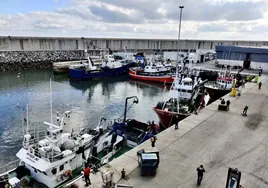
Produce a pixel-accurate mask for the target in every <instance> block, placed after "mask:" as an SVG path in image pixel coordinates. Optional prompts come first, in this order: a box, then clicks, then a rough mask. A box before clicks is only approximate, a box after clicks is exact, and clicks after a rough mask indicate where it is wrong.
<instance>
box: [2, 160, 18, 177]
mask: <svg viewBox="0 0 268 188" xmlns="http://www.w3.org/2000/svg"><path fill="white" fill-rule="evenodd" d="M19 164H20V159H16V160H15V161H12V162H10V163H7V164H5V165H3V166H1V167H0V176H2V175H4V174H6V173H9V172H10V171H12V170H14V169H15V168H17V167H18V166H19Z"/></svg>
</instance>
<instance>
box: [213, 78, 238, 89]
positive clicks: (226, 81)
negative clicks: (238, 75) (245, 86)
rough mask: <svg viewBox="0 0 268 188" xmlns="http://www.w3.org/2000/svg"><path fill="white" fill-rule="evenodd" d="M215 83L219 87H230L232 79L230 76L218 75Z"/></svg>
mask: <svg viewBox="0 0 268 188" xmlns="http://www.w3.org/2000/svg"><path fill="white" fill-rule="evenodd" d="M216 84H218V85H219V86H220V88H221V89H232V87H233V84H234V79H233V78H232V77H222V76H219V77H218V78H217V80H216Z"/></svg>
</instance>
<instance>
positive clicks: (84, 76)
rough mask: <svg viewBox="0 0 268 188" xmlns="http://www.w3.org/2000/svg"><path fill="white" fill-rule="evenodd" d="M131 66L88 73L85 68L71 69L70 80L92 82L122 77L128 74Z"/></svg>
mask: <svg viewBox="0 0 268 188" xmlns="http://www.w3.org/2000/svg"><path fill="white" fill-rule="evenodd" d="M129 66H130V65H124V66H122V67H119V68H114V69H109V70H107V69H105V71H104V70H98V71H86V70H85V69H83V68H77V69H70V78H71V79H72V80H90V79H94V78H101V77H105V76H114V75H121V74H124V73H127V71H128V68H129Z"/></svg>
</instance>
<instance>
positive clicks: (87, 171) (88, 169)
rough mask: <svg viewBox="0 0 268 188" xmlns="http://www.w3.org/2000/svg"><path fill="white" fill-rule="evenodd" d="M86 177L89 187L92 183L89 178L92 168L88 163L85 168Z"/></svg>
mask: <svg viewBox="0 0 268 188" xmlns="http://www.w3.org/2000/svg"><path fill="white" fill-rule="evenodd" d="M83 172H84V177H85V181H86V185H85V186H86V187H88V186H89V185H91V182H90V179H89V175H90V168H89V166H88V165H86V167H85V169H84V171H83Z"/></svg>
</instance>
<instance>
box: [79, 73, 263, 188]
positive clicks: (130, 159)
mask: <svg viewBox="0 0 268 188" xmlns="http://www.w3.org/2000/svg"><path fill="white" fill-rule="evenodd" d="M259 81H262V83H263V85H262V89H261V90H258V84H256V83H247V84H246V87H245V88H243V89H242V95H241V96H237V97H231V96H229V95H226V96H225V97H224V99H225V101H227V100H230V101H231V105H230V111H226V112H225V111H218V110H217V108H218V104H219V103H220V101H216V102H214V103H212V104H210V105H209V106H207V107H205V108H204V109H202V111H201V113H200V114H199V115H192V116H190V117H188V118H186V119H184V120H183V121H181V122H180V123H179V129H178V130H174V126H173V127H171V128H169V129H167V130H165V131H163V132H161V133H160V134H159V135H158V136H157V141H156V147H157V148H158V149H159V150H160V164H159V168H158V170H157V174H156V176H155V177H141V176H140V168H139V167H138V162H137V151H138V150H140V149H142V148H150V147H151V143H150V141H147V142H145V143H143V144H141V145H140V146H138V147H136V148H134V149H132V150H130V151H129V152H127V153H125V154H123V155H122V156H120V157H119V158H117V159H114V160H113V161H112V162H110V169H111V170H112V171H113V172H114V176H113V180H114V182H119V183H122V184H128V185H133V187H137V188H148V187H156V188H191V187H196V179H197V173H196V168H197V167H198V166H199V165H200V164H203V165H204V168H205V170H206V172H205V174H204V178H203V181H202V185H201V186H200V187H206V188H222V187H225V184H226V179H227V172H228V168H229V167H232V168H238V169H239V170H240V171H241V172H242V177H241V182H240V184H241V185H242V186H244V187H245V188H253V187H254V188H257V187H259V188H262V187H263V188H267V187H268V156H267V155H268V144H267V143H268V126H267V124H266V122H267V120H268V119H267V115H268V111H267V110H268V103H267V101H268V97H267V94H268V81H267V77H265V76H262V77H260V78H259ZM245 105H248V106H249V110H248V116H247V117H244V116H242V115H241V113H242V111H243V108H244V106H245ZM122 168H124V169H125V170H126V173H127V177H128V178H127V180H120V176H121V170H122ZM90 177H91V181H92V185H91V186H89V187H94V188H95V187H96V188H97V187H101V185H102V180H101V175H100V174H99V173H98V174H96V175H93V174H92V175H91V176H90ZM77 184H79V187H84V184H85V183H84V182H83V181H81V180H80V181H78V182H77Z"/></svg>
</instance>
